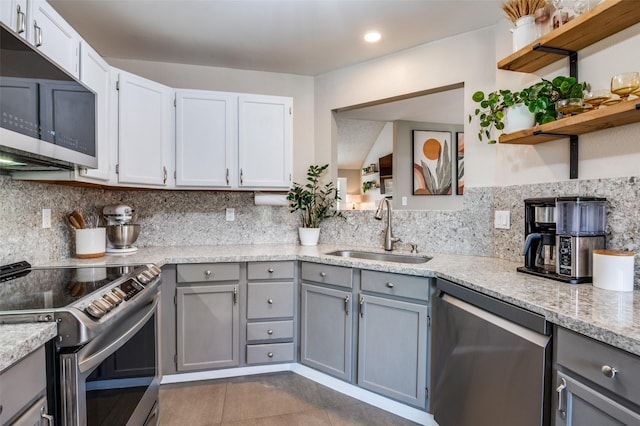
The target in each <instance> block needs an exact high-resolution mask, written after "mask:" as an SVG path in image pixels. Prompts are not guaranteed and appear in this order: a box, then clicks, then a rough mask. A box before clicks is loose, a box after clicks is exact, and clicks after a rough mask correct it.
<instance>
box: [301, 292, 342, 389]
mask: <svg viewBox="0 0 640 426" xmlns="http://www.w3.org/2000/svg"><path fill="white" fill-rule="evenodd" d="M300 291H301V306H300V328H301V331H300V339H301V340H300V362H301V363H302V364H305V365H308V366H309V367H313V368H315V369H318V370H320V371H323V372H325V373H327V374H330V375H332V376H334V377H337V378H339V379H342V380H346V381H349V382H350V381H351V379H352V373H351V356H352V350H353V349H352V344H353V343H352V330H353V325H352V322H353V321H352V312H353V309H352V302H351V290H349V291H345V290H338V289H333V288H326V287H322V286H318V285H311V284H308V283H304V282H303V284H302V286H301V289H300Z"/></svg>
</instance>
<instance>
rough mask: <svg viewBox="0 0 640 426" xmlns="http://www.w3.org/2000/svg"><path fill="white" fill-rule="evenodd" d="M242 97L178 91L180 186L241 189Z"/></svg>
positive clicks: (177, 144) (177, 168)
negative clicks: (239, 147) (237, 187)
mask: <svg viewBox="0 0 640 426" xmlns="http://www.w3.org/2000/svg"><path fill="white" fill-rule="evenodd" d="M237 110H238V96H237V95H236V94H234V93H223V92H210V91H204V90H177V91H176V186H180V187H183V186H184V187H210V188H233V187H235V186H237V174H236V163H237V162H236V158H237V141H238V113H237Z"/></svg>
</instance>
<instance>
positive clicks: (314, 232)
mask: <svg viewBox="0 0 640 426" xmlns="http://www.w3.org/2000/svg"><path fill="white" fill-rule="evenodd" d="M298 235H299V236H300V244H301V245H303V246H317V245H318V239H319V238H320V228H298Z"/></svg>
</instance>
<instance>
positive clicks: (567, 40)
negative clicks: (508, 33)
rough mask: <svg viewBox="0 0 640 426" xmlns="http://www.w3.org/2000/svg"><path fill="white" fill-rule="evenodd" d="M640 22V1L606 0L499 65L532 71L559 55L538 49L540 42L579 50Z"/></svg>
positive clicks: (565, 48)
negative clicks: (536, 48)
mask: <svg viewBox="0 0 640 426" xmlns="http://www.w3.org/2000/svg"><path fill="white" fill-rule="evenodd" d="M639 22H640V1H638V0H606V1H603V2H601V3H599V4H597V5H596V6H594V7H593V9H591V10H589V11H588V12H586V13H584V14H582V15H580V16H578V17H576V18H574V19H572V20H571V21H569V22H568V23H567V24H565V25H563V26H561V27H560V28H557V29H555V30H553V31H551V32H550V33H549V34H546V35H544V36H542V37H540V38H539V39H538V40H536V41H535V42H533V43H531V44H529V45H528V46H525V47H523V48H522V49H520V50H518V51H517V52H515V53H513V54H512V55H509V56H507V57H506V58H504V59H503V60H501V61H500V62H498V68H499V69H502V70H509V71H520V72H528V73H532V72H534V71H537V70H539V69H540V68H543V67H545V66H547V65H550V64H552V63H554V62H556V61H558V59H559V57H558V55H557V54H554V53H548V52H543V51H541V50H534V47H535V46H536V45H538V44H539V45H541V46H544V47H551V48H556V49H563V50H567V51H572V52H577V51H579V50H581V49H584V48H585V47H587V46H590V45H592V44H593V43H596V42H598V41H600V40H602V39H604V38H606V37H609V36H611V35H613V34H615V33H617V32H619V31H622V30H624V29H625V28H628V27H630V26H632V25H635V24H637V23H639Z"/></svg>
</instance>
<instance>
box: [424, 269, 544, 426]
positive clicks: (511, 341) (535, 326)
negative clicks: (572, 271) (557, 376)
mask: <svg viewBox="0 0 640 426" xmlns="http://www.w3.org/2000/svg"><path fill="white" fill-rule="evenodd" d="M437 290H438V291H437V297H436V298H435V300H434V317H433V324H432V353H431V356H432V362H431V385H430V391H429V394H430V401H431V406H430V411H431V413H432V414H433V415H434V418H435V420H436V421H437V422H438V424H439V425H440V426H466V425H473V426H485V425H486V426H489V425H490V426H500V425H509V426H511V425H518V426H526V425H538V426H539V425H548V424H549V421H550V405H551V404H550V385H551V382H550V380H551V330H552V327H551V324H550V323H548V322H547V321H546V320H545V319H544V317H543V316H541V315H538V314H535V313H533V312H530V311H527V310H525V309H522V308H519V307H517V306H514V305H511V304H509V303H506V302H503V301H500V300H498V299H495V298H492V297H489V296H486V295H484V294H481V293H478V292H476V291H474V290H471V289H468V288H466V287H463V286H460V285H458V284H455V283H452V282H450V281H446V280H443V279H438V280H437Z"/></svg>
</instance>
